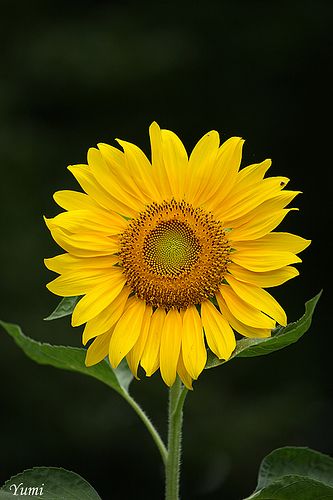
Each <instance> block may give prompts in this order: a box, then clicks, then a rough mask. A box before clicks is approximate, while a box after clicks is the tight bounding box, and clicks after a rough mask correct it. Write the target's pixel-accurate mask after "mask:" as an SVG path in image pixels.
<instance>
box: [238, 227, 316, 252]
mask: <svg viewBox="0 0 333 500" xmlns="http://www.w3.org/2000/svg"><path fill="white" fill-rule="evenodd" d="M310 243H311V240H306V239H304V238H301V236H297V235H296V234H291V233H283V232H274V233H269V234H266V235H265V236H263V237H262V238H259V239H257V240H254V241H244V242H238V243H237V249H239V250H243V249H246V250H263V251H265V250H268V251H269V250H278V251H285V252H292V253H299V252H302V251H303V250H305V248H307V247H308V246H309V245H310Z"/></svg>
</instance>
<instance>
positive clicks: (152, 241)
mask: <svg viewBox="0 0 333 500" xmlns="http://www.w3.org/2000/svg"><path fill="white" fill-rule="evenodd" d="M200 249H201V245H200V243H199V240H198V238H196V236H195V234H194V233H193V231H192V230H191V228H190V227H189V226H188V225H187V224H186V223H185V222H180V221H177V220H169V221H164V222H160V223H159V224H158V225H157V227H156V228H155V229H153V230H152V231H151V232H150V233H149V234H148V235H147V236H146V238H145V241H144V246H143V255H144V260H145V262H146V263H147V265H148V267H149V268H150V269H151V270H152V271H153V272H155V273H157V274H160V275H162V276H178V275H179V274H181V273H183V272H186V271H189V270H190V269H191V267H192V265H193V264H194V263H195V262H196V260H197V259H198V255H199V252H200Z"/></svg>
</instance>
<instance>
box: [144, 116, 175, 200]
mask: <svg viewBox="0 0 333 500" xmlns="http://www.w3.org/2000/svg"><path fill="white" fill-rule="evenodd" d="M149 135H150V144H151V161H152V166H153V169H152V174H153V179H154V181H155V184H156V186H157V188H158V191H159V193H160V198H159V199H156V202H157V203H159V202H161V201H162V200H171V198H172V195H173V193H172V188H171V186H170V182H169V177H168V173H167V170H166V167H165V164H164V158H163V143H162V133H161V129H160V127H159V126H158V124H157V123H156V122H153V123H152V124H151V125H150V127H149Z"/></svg>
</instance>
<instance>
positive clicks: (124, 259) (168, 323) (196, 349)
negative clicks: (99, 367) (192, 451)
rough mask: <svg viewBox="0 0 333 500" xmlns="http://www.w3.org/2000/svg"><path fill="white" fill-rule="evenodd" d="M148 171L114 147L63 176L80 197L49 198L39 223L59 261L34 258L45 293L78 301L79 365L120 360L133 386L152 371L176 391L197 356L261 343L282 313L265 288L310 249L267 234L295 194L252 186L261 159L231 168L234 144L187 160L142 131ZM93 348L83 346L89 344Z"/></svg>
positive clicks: (235, 140)
mask: <svg viewBox="0 0 333 500" xmlns="http://www.w3.org/2000/svg"><path fill="white" fill-rule="evenodd" d="M150 141H151V156H152V158H151V162H150V161H149V160H148V159H147V157H146V156H145V154H144V153H143V152H142V151H141V149H139V148H138V147H137V146H136V145H134V144H131V143H129V142H125V141H122V140H117V142H118V143H119V145H120V146H121V148H122V149H123V151H120V150H119V149H118V148H115V147H113V146H109V145H107V144H99V145H98V149H95V148H91V149H89V152H88V164H87V165H75V166H70V167H68V168H69V170H70V171H71V173H72V174H73V175H74V177H75V178H76V180H77V181H78V183H79V184H80V185H81V187H82V189H83V191H84V192H77V191H69V190H66V191H58V192H56V193H55V195H54V199H55V201H56V203H57V204H58V205H59V206H60V207H61V208H63V209H64V210H65V211H64V212H62V213H60V214H59V215H57V216H56V217H54V218H52V219H46V224H47V226H48V228H49V229H50V231H51V234H52V237H53V238H54V240H55V241H56V242H57V244H58V245H60V247H62V248H63V249H64V250H65V252H66V253H63V254H62V255H58V256H56V257H53V258H50V259H46V260H45V264H46V266H47V267H48V269H50V270H51V271H54V272H56V273H58V274H59V275H60V276H58V277H57V278H56V279H54V280H53V281H51V282H50V283H49V284H48V285H47V287H48V289H49V290H50V291H51V292H53V293H55V294H56V295H60V296H63V297H69V296H82V297H81V299H80V300H79V302H78V303H77V305H76V306H75V309H74V311H73V314H72V325H73V326H79V325H83V324H85V328H84V331H83V338H82V341H83V344H84V345H86V344H87V343H89V347H88V349H87V355H86V365H87V366H91V365H94V364H96V363H99V362H100V361H101V360H102V359H104V358H105V357H106V356H108V357H109V360H110V363H111V366H112V367H114V368H116V367H117V366H118V365H119V363H120V362H121V361H122V359H123V358H125V357H126V359H127V362H128V365H129V367H130V369H131V371H132V373H133V374H134V376H135V377H138V368H139V366H141V367H142V368H143V369H144V371H145V373H146V375H147V376H151V375H152V374H153V373H154V372H155V371H157V370H158V369H160V373H161V376H162V378H163V380H164V382H165V383H166V384H167V385H168V386H171V385H173V383H174V381H175V378H176V376H177V373H178V375H179V376H180V378H181V379H182V381H183V383H184V384H185V385H186V386H187V387H191V384H192V380H193V379H197V378H198V376H199V375H200V373H201V372H202V370H203V368H204V367H205V364H206V360H207V348H208V349H210V350H211V351H212V352H213V353H214V354H215V355H216V356H217V357H218V358H219V359H224V360H227V359H228V358H229V357H230V356H231V354H232V352H233V350H234V349H235V346H236V340H235V332H237V333H238V334H240V335H243V336H245V337H251V338H262V337H269V336H270V335H271V331H272V329H274V328H275V326H276V323H278V324H280V325H286V324H287V318H286V314H285V312H284V310H283V308H282V307H281V306H280V305H279V304H278V302H277V301H276V300H275V299H274V298H273V297H272V296H271V295H270V294H269V293H268V292H267V291H266V290H265V288H269V287H273V286H276V285H280V284H282V283H284V282H285V281H287V280H289V279H291V278H294V277H295V276H297V275H298V274H299V273H298V271H297V269H296V268H295V267H293V266H291V264H295V263H298V262H301V259H300V258H299V257H298V256H297V255H296V254H297V253H299V252H301V251H302V250H304V249H305V248H306V247H307V246H308V245H309V243H310V241H309V240H305V239H303V238H301V237H300V236H296V235H293V234H290V233H286V232H272V231H273V230H274V229H275V228H276V227H277V226H278V225H279V224H280V222H281V221H282V220H283V219H284V217H285V216H286V214H287V213H288V212H289V211H290V210H295V209H293V208H285V207H286V206H287V205H288V204H289V203H290V202H291V201H292V200H293V199H294V197H295V196H296V195H297V194H298V193H299V191H289V190H286V189H284V188H285V186H286V185H287V183H288V179H287V178H285V177H268V178H264V176H265V174H266V172H267V170H268V169H269V167H270V165H271V161H270V160H265V161H263V162H261V163H256V164H253V165H250V166H247V167H245V168H242V169H241V170H240V163H241V155H242V146H243V142H244V141H243V140H242V139H241V138H239V137H231V138H230V139H228V140H226V141H225V142H224V143H223V144H222V145H221V146H220V143H219V134H218V133H217V132H216V131H211V132H208V133H207V134H206V135H204V136H203V137H202V139H201V140H200V141H199V142H198V143H197V144H196V146H195V147H194V149H193V151H192V153H191V155H190V157H189V158H188V155H187V153H186V150H185V148H184V146H183V144H182V142H181V140H180V139H179V138H178V137H177V135H175V134H174V133H173V132H171V131H169V130H163V129H160V128H159V126H158V125H157V123H153V124H152V125H151V127H150ZM92 339H94V340H92Z"/></svg>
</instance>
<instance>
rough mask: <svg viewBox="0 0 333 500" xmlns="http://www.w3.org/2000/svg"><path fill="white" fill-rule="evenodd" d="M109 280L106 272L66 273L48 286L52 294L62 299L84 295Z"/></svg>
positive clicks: (92, 270)
mask: <svg viewBox="0 0 333 500" xmlns="http://www.w3.org/2000/svg"><path fill="white" fill-rule="evenodd" d="M107 280H108V276H106V273H105V271H104V270H96V269H91V270H89V271H88V270H86V271H85V273H82V272H72V273H65V274H62V275H61V276H58V278H56V279H54V280H53V281H51V282H50V283H48V284H47V285H46V287H47V288H48V290H50V292H52V293H54V294H55V295H60V296H61V297H73V296H75V295H84V294H85V293H88V292H89V291H90V290H92V289H93V288H95V287H96V286H99V285H100V284H101V285H102V284H103V283H105V282H106V281H107Z"/></svg>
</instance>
